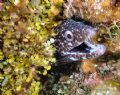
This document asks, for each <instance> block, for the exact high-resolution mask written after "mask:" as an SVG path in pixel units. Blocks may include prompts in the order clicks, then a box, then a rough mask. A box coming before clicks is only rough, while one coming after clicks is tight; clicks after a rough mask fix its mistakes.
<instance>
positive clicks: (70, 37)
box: [65, 31, 73, 41]
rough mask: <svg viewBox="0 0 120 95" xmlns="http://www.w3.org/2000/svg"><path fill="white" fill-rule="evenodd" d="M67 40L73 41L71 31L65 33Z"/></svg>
mask: <svg viewBox="0 0 120 95" xmlns="http://www.w3.org/2000/svg"><path fill="white" fill-rule="evenodd" d="M65 39H66V40H67V41H73V34H72V32H71V31H66V32H65Z"/></svg>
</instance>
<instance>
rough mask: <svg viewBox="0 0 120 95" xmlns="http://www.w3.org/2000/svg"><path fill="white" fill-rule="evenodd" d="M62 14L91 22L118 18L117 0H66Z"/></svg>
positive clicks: (119, 9)
mask: <svg viewBox="0 0 120 95" xmlns="http://www.w3.org/2000/svg"><path fill="white" fill-rule="evenodd" d="M63 6H64V8H65V9H64V15H65V16H66V17H67V18H71V17H73V16H75V17H78V18H82V19H85V20H89V21H91V22H93V23H97V22H110V21H118V20H120V1H119V0H67V2H64V4H63Z"/></svg>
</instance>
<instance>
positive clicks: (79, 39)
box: [55, 19, 106, 62]
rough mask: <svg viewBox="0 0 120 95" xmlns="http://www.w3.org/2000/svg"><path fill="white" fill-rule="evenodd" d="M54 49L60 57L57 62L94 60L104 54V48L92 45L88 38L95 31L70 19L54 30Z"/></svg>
mask: <svg viewBox="0 0 120 95" xmlns="http://www.w3.org/2000/svg"><path fill="white" fill-rule="evenodd" d="M55 31H57V32H59V33H58V34H57V36H56V37H55V47H56V49H57V52H58V56H59V55H60V57H59V59H58V61H62V62H73V61H78V60H81V59H88V58H96V57H99V56H101V55H103V54H104V53H105V50H106V48H105V46H104V45H101V44H93V43H92V42H91V41H90V38H92V37H93V35H95V34H96V30H95V29H94V28H93V27H91V26H88V25H85V24H84V23H82V22H76V21H74V20H72V19H69V20H65V21H63V22H62V23H61V24H60V25H58V26H57V27H56V28H55Z"/></svg>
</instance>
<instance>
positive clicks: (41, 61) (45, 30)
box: [0, 0, 59, 95]
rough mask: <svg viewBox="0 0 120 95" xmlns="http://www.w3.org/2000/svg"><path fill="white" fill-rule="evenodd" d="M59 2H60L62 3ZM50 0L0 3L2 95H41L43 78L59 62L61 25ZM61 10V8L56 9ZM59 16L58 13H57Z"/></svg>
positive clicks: (0, 90)
mask: <svg viewBox="0 0 120 95" xmlns="http://www.w3.org/2000/svg"><path fill="white" fill-rule="evenodd" d="M58 3H59V2H58ZM53 6H56V5H55V4H54V3H52V1H51V2H50V1H48V0H36V1H35V0H31V1H28V0H9V1H6V2H5V1H3V2H2V3H0V92H1V94H2V95H14V94H17V95H39V92H40V89H42V85H41V83H40V77H39V75H46V74H47V71H48V70H50V69H51V66H50V64H49V63H55V58H54V56H53V53H54V52H55V48H54V47H53V45H52V43H53V42H54V39H50V40H48V38H50V37H51V36H52V35H54V32H53V31H52V28H53V27H54V26H55V25H56V24H57V22H55V21H54V20H53V19H54V16H55V15H52V14H51V7H53ZM55 8H56V9H55V10H57V7H55ZM56 15H57V14H56Z"/></svg>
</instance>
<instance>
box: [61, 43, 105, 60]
mask: <svg viewBox="0 0 120 95" xmlns="http://www.w3.org/2000/svg"><path fill="white" fill-rule="evenodd" d="M105 50H106V48H105V46H104V45H101V44H97V45H94V44H92V43H91V42H89V41H87V42H83V43H82V44H80V45H79V46H77V47H74V48H73V49H72V50H70V51H67V52H62V54H61V55H62V56H63V57H62V61H64V62H74V61H79V60H82V59H90V58H97V57H99V56H101V55H103V54H104V53H105Z"/></svg>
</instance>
